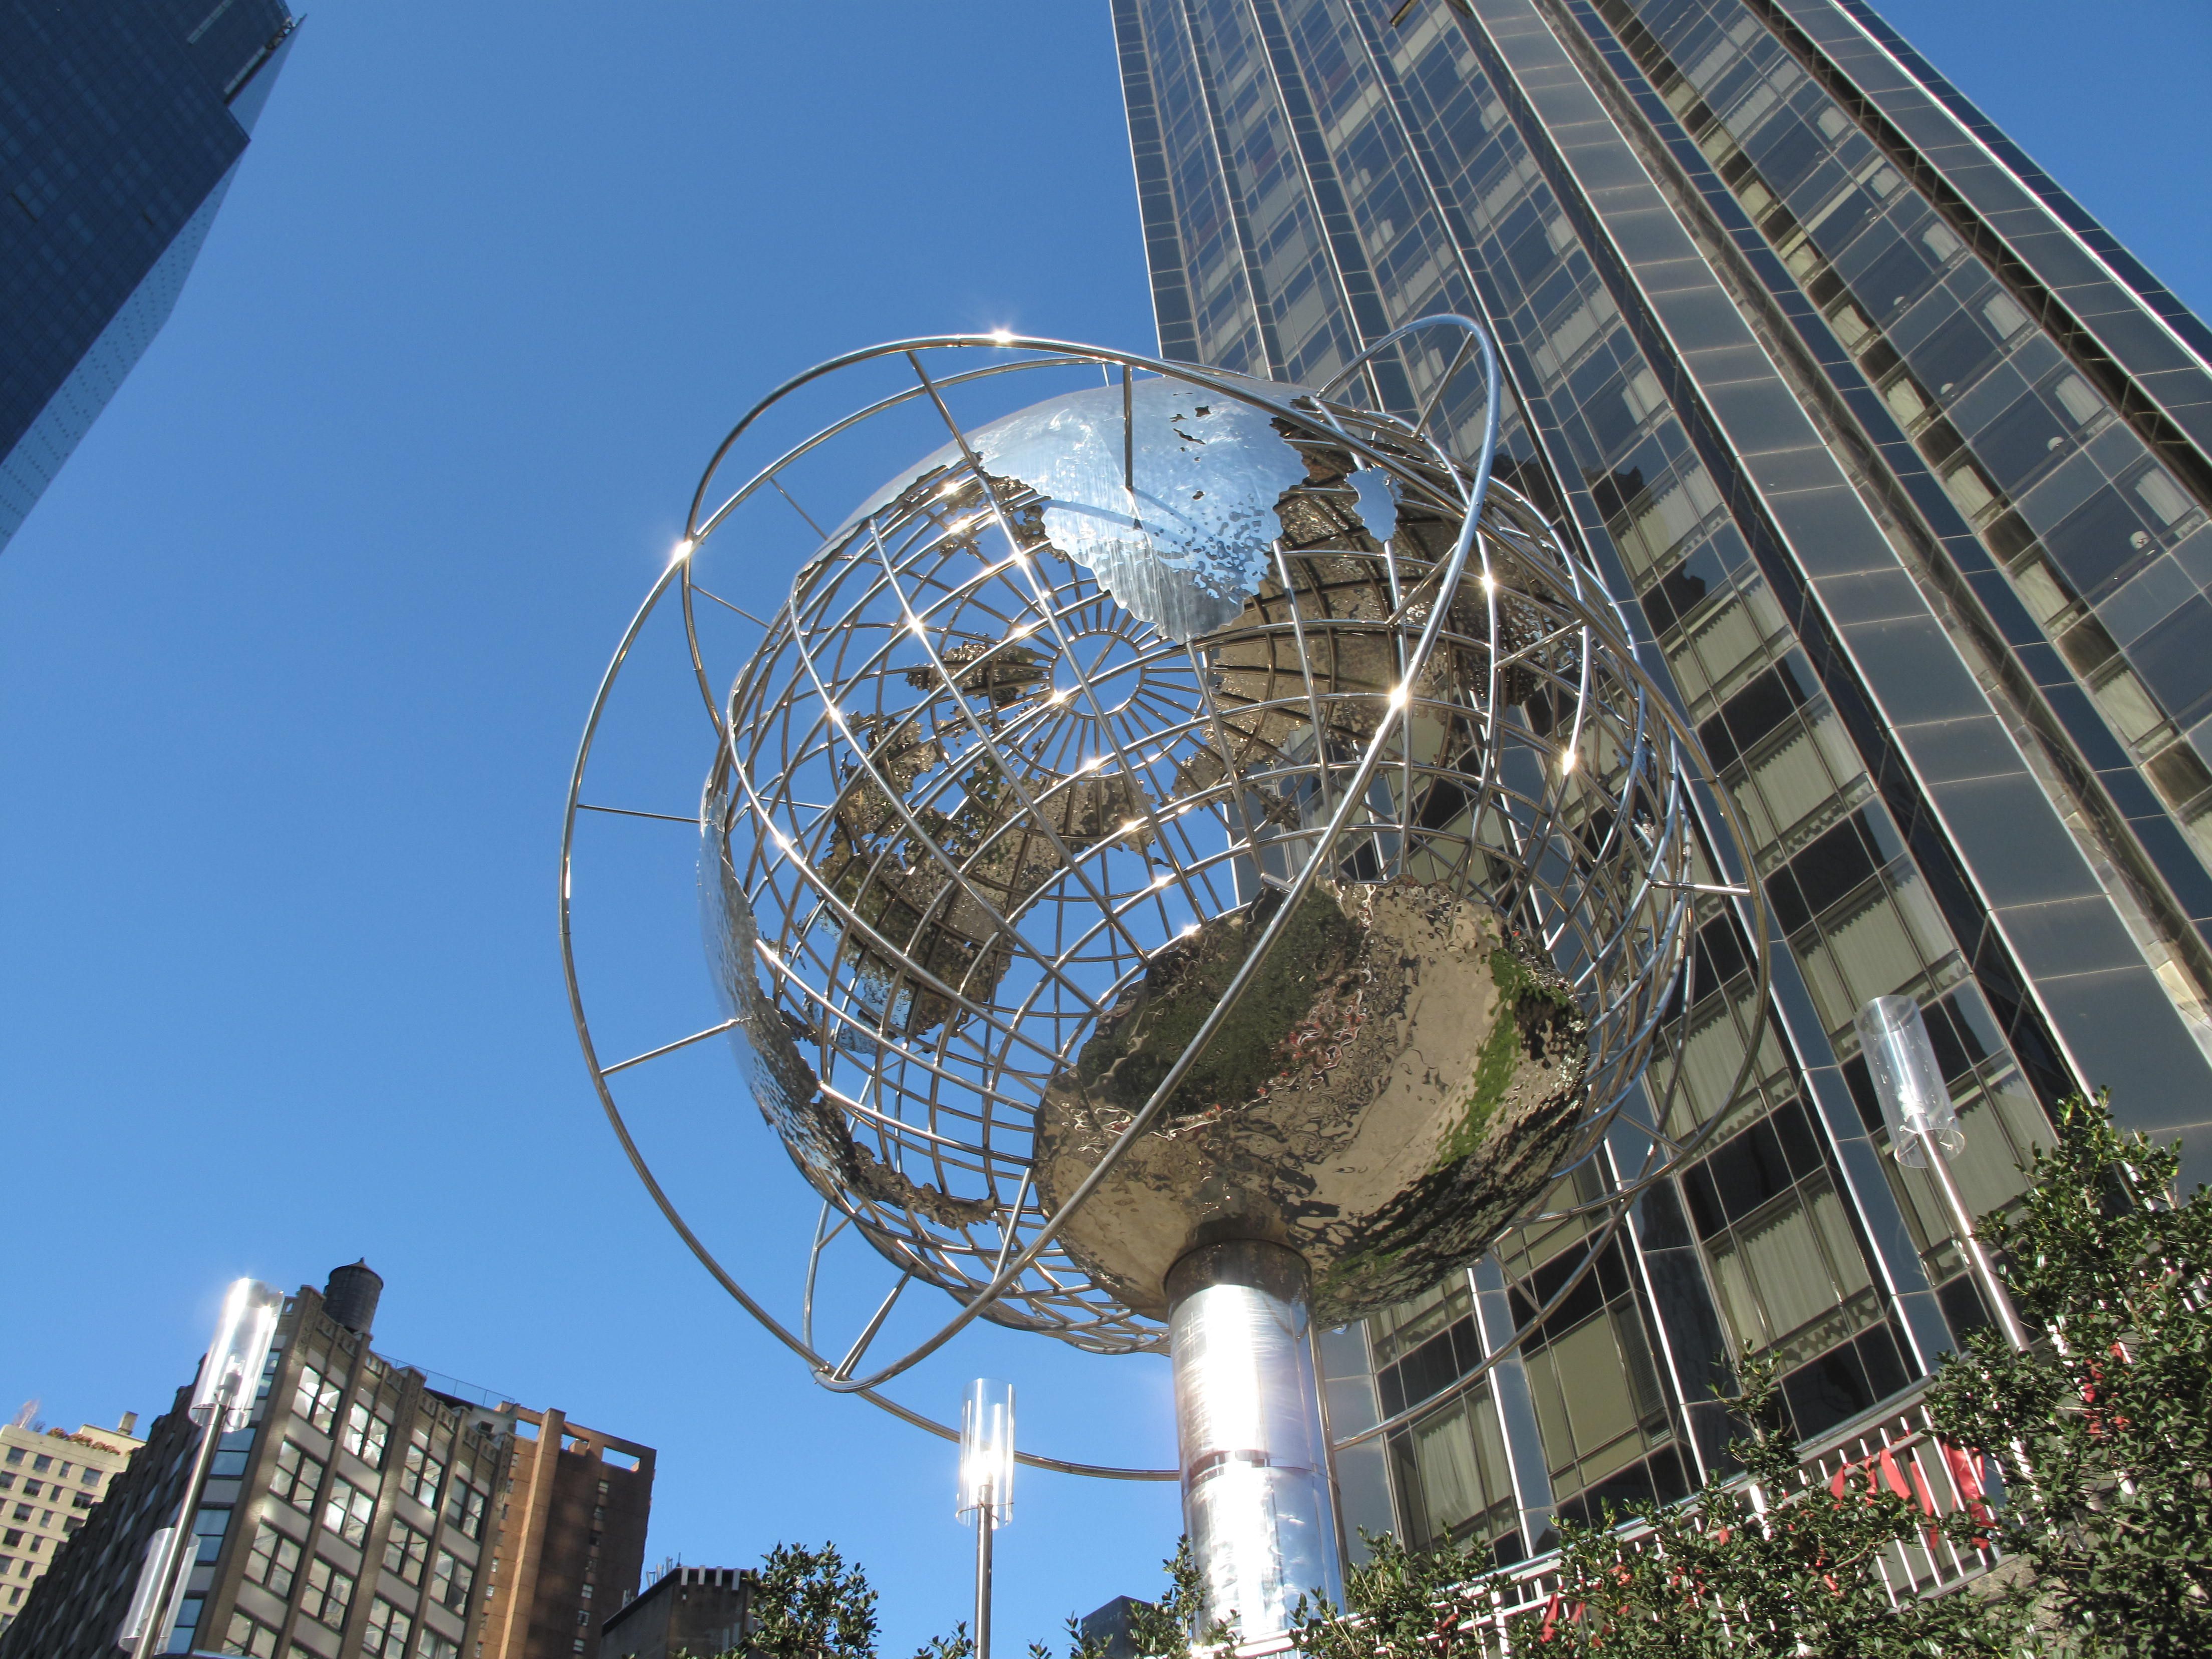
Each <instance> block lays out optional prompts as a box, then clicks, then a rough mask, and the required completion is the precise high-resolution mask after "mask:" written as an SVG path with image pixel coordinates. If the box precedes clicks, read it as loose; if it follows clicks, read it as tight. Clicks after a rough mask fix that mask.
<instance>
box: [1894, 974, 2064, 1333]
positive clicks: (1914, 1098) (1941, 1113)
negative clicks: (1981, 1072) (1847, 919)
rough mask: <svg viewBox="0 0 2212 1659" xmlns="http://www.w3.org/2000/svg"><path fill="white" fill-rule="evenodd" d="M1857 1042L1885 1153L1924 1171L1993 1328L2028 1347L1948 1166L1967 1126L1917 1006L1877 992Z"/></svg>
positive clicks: (1963, 1145) (1960, 1149) (1961, 1145)
mask: <svg viewBox="0 0 2212 1659" xmlns="http://www.w3.org/2000/svg"><path fill="white" fill-rule="evenodd" d="M1856 1023H1857V1027H1858V1035H1859V1048H1860V1050H1861V1052H1862V1053H1863V1054H1865V1056H1866V1063H1867V1071H1868V1073H1869V1074H1870V1075H1871V1076H1872V1078H1873V1079H1874V1086H1875V1093H1876V1094H1878V1095H1879V1096H1881V1115H1882V1118H1883V1121H1885V1122H1887V1124H1888V1126H1889V1147H1890V1153H1891V1155H1892V1156H1893V1157H1894V1158H1896V1159H1897V1161H1898V1162H1899V1164H1903V1165H1904V1166H1905V1168H1906V1169H1908V1170H1927V1171H1928V1172H1929V1174H1930V1175H1931V1176H1934V1177H1935V1179H1936V1190H1937V1191H1938V1192H1939V1193H1941V1194H1942V1196H1943V1205H1944V1207H1945V1208H1946V1209H1947V1210H1948V1211H1949V1212H1950V1216H1951V1229H1952V1231H1954V1233H1956V1234H1957V1235H1958V1238H1959V1245H1960V1249H1963V1250H1964V1251H1965V1252H1966V1267H1967V1270H1968V1271H1969V1272H1970V1273H1972V1274H1973V1276H1974V1285H1975V1287H1976V1288H1977V1289H1978V1290H1979V1291H1981V1293H1982V1300H1983V1301H1984V1302H1985V1303H1986V1304H1989V1307H1990V1311H1991V1312H1992V1313H1993V1314H1994V1315H1995V1316H1996V1322H1997V1328H1998V1329H2000V1330H2002V1332H2003V1333H2004V1338H2005V1340H2006V1341H2007V1342H2008V1343H2009V1344H2010V1345H2011V1346H2012V1350H2013V1352H2015V1353H2021V1352H2026V1351H2027V1346H2028V1336H2027V1328H2026V1327H2025V1326H2023V1325H2022V1324H2021V1322H2020V1315H2019V1314H2018V1313H2017V1312H2015V1310H2014V1308H2013V1305H2012V1297H2010V1296H2009V1295H2008V1294H2007V1292H2006V1291H2005V1287H2004V1283H2003V1281H2002V1280H2001V1279H1998V1277H1997V1270H1996V1264H1995V1263H1994V1262H1992V1261H1990V1254H1989V1252H1988V1251H1987V1250H1985V1249H1983V1248H1982V1241H1981V1239H1980V1237H1978V1235H1977V1234H1976V1233H1975V1231H1974V1218H1973V1217H1972V1215H1971V1214H1969V1213H1968V1212H1967V1209H1966V1197H1965V1195H1964V1194H1961V1193H1960V1190H1959V1182H1958V1180H1957V1178H1956V1177H1955V1176H1953V1175H1952V1173H1951V1163H1950V1160H1951V1159H1952V1158H1955V1157H1957V1156H1958V1155H1959V1154H1960V1152H1964V1151H1965V1150H1966V1131H1965V1130H1964V1129H1962V1128H1960V1127H1959V1115H1958V1113H1957V1112H1956V1111H1955V1110H1954V1109H1952V1105H1951V1091H1950V1090H1949V1088H1948V1087H1947V1086H1946V1085H1945V1084H1944V1082H1943V1068H1942V1066H1939V1065H1937V1064H1936V1048H1935V1045H1934V1044H1933V1043H1931V1042H1929V1040H1928V1024H1927V1022H1926V1021H1925V1020H1924V1019H1923V1018H1922V1017H1921V1013H1920V1005H1919V1004H1918V1003H1917V1002H1915V1001H1913V1000H1912V999H1911V997H1898V996H1890V997H1876V998H1875V999H1874V1000H1872V1001H1871V1002H1869V1003H1868V1004H1867V1006H1865V1007H1863V1008H1862V1009H1860V1010H1859V1016H1858V1019H1857V1022H1856Z"/></svg>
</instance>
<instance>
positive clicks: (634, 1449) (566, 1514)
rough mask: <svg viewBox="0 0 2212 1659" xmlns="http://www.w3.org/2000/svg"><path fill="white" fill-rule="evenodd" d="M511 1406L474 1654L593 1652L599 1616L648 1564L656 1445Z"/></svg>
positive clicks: (570, 1658)
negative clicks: (508, 1455)
mask: <svg viewBox="0 0 2212 1659" xmlns="http://www.w3.org/2000/svg"><path fill="white" fill-rule="evenodd" d="M512 1409H513V1414H514V1418H515V1428H514V1432H515V1441H514V1450H513V1461H512V1462H511V1463H510V1464H509V1466H508V1468H507V1473H506V1475H505V1477H504V1479H503V1480H502V1481H501V1489H500V1495H499V1511H498V1531H497V1534H496V1537H495V1542H494V1544H493V1547H492V1555H493V1559H492V1583H493V1585H494V1587H495V1588H494V1589H493V1593H492V1595H491V1596H490V1598H489V1602H488V1604H487V1607H486V1610H485V1619H484V1629H483V1646H482V1650H481V1653H480V1655H478V1656H474V1659H574V1656H575V1655H577V1654H584V1655H587V1656H595V1655H597V1654H598V1653H599V1626H600V1623H601V1621H602V1620H605V1618H606V1616H607V1614H608V1613H609V1612H610V1611H611V1610H612V1609H615V1608H618V1607H621V1606H622V1605H623V1603H624V1602H625V1601H629V1599H630V1598H631V1597H633V1596H635V1595H636V1594H637V1589H638V1580H639V1577H640V1576H641V1573H642V1572H643V1571H644V1567H645V1529H646V1522H647V1518H648V1516H649V1515H650V1513H651V1510H652V1507H653V1449H652V1448H651V1447H650V1446H641V1445H637V1444H635V1443H633V1442H630V1441H628V1440H621V1439H617V1438H616V1437H614V1436H612V1435H610V1434H606V1433H603V1432H602V1431H599V1430H598V1429H588V1428H586V1427H585V1426H584V1425H581V1424H580V1423H572V1422H570V1421H569V1420H568V1418H567V1417H565V1416H564V1415H563V1414H562V1413H560V1412H557V1411H544V1412H534V1411H531V1410H528V1409H526V1408H523V1407H513V1408H512Z"/></svg>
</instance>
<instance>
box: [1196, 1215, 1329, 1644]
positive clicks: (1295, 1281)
mask: <svg viewBox="0 0 2212 1659" xmlns="http://www.w3.org/2000/svg"><path fill="white" fill-rule="evenodd" d="M1167 1291H1168V1307H1169V1315H1168V1349H1169V1352H1170V1355H1171V1356H1172V1358H1173V1360H1174V1364H1175V1391H1176V1442H1177V1448H1178V1451H1179V1454H1180V1461H1181V1465H1182V1513H1183V1527H1184V1530H1185V1531H1186V1532H1187V1533H1188V1535H1189V1538H1190V1543H1191V1549H1192V1552H1193V1553H1194V1555H1195V1557H1196V1559H1197V1563H1198V1570H1199V1574H1200V1581H1201V1584H1202V1587H1203V1590H1204V1595H1205V1601H1204V1607H1203V1609H1202V1612H1201V1614H1200V1617H1201V1620H1203V1622H1204V1623H1206V1624H1208V1625H1211V1624H1212V1623H1213V1622H1214V1621H1216V1620H1232V1621H1233V1622H1234V1624H1235V1626H1236V1627H1237V1632H1238V1634H1239V1636H1240V1638H1242V1639H1243V1640H1246V1641H1251V1640H1255V1639H1256V1638H1261V1637H1265V1636H1269V1635H1273V1634H1274V1633H1276V1632H1279V1631H1283V1630H1285V1629H1287V1628H1289V1626H1290V1622H1291V1610H1292V1609H1293V1608H1294V1607H1296V1606H1297V1601H1298V1597H1299V1596H1301V1595H1310V1594H1312V1593H1314V1592H1315V1591H1316V1590H1317V1591H1319V1592H1321V1593H1322V1594H1323V1595H1327V1596H1328V1598H1329V1599H1330V1600H1331V1601H1334V1602H1336V1603H1338V1604H1339V1605H1341V1604H1342V1602H1343V1600H1344V1583H1343V1573H1342V1569H1341V1565H1340V1559H1339V1555H1338V1550H1337V1535H1336V1514H1335V1508H1334V1504H1333V1502H1332V1501H1331V1497H1330V1492H1329V1472H1328V1431H1327V1429H1326V1428H1325V1427H1324V1425H1323V1422H1322V1409H1321V1394H1320V1389H1319V1384H1318V1381H1317V1376H1316V1369H1315V1364H1314V1350H1313V1332H1312V1329H1311V1319H1310V1304H1309V1299H1308V1284H1307V1273H1306V1266H1305V1263H1304V1261H1301V1260H1300V1259H1299V1258H1298V1257H1297V1255H1295V1254H1293V1253H1292V1252H1291V1251H1290V1250H1287V1249H1284V1248H1283V1247H1282V1246H1280V1245H1279V1244H1268V1243H1260V1242H1257V1241H1252V1240H1237V1241H1234V1242H1231V1243H1219V1244H1206V1245H1201V1246H1200V1247H1199V1248H1198V1249H1194V1250H1193V1251H1191V1252H1190V1253H1189V1254H1188V1255H1186V1256H1184V1257H1183V1258H1182V1260H1181V1261H1177V1262H1176V1265H1175V1267H1174V1268H1173V1269H1172V1270H1170V1273H1169V1274H1168V1279H1167Z"/></svg>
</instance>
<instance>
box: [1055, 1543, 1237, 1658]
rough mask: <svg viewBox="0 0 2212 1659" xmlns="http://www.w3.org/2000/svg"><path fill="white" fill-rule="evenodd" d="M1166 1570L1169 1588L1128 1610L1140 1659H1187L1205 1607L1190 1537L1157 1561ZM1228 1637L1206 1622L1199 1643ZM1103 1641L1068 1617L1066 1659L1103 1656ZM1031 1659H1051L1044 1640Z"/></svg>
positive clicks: (1214, 1644) (1132, 1641) (1131, 1634)
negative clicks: (1201, 1608) (1192, 1637)
mask: <svg viewBox="0 0 2212 1659" xmlns="http://www.w3.org/2000/svg"><path fill="white" fill-rule="evenodd" d="M1160 1566H1161V1569H1162V1571H1164V1572H1165V1573H1166V1574H1167V1580H1168V1582H1167V1588H1166V1589H1164V1591H1163V1592H1162V1593H1161V1595H1160V1599H1159V1600H1158V1601H1137V1602H1134V1603H1133V1604H1132V1605H1131V1607H1130V1609H1129V1640H1130V1644H1131V1645H1132V1646H1133V1647H1134V1648H1135V1649H1136V1651H1137V1656H1138V1659H1189V1656H1190V1653H1191V1650H1192V1643H1191V1636H1192V1632H1194V1631H1197V1630H1198V1619H1199V1610H1200V1607H1203V1606H1204V1604H1205V1601H1206V1591H1205V1587H1204V1585H1203V1583H1201V1582H1200V1578H1199V1576H1198V1558H1197V1557H1196V1556H1195V1555H1194V1554H1193V1553H1191V1547H1190V1540H1189V1539H1188V1538H1180V1539H1177V1540H1176V1553H1174V1554H1173V1555H1171V1556H1170V1557H1169V1558H1168V1559H1166V1560H1164V1561H1163V1562H1161V1563H1160ZM1229 1639H1230V1632H1229V1630H1228V1628H1227V1627H1226V1626H1224V1625H1220V1624H1218V1623H1217V1624H1215V1625H1213V1626H1209V1627H1208V1628H1207V1629H1206V1631H1204V1632H1200V1638H1199V1641H1200V1645H1201V1646H1205V1647H1218V1646H1219V1645H1221V1644H1223V1643H1225V1642H1226V1641H1228V1640H1229ZM1105 1654H1106V1644H1105V1642H1104V1641H1103V1640H1102V1639H1100V1638H1097V1637H1086V1636H1085V1635H1084V1633H1083V1621H1082V1620H1079V1619H1077V1618H1075V1617H1073V1615H1071V1616H1070V1617H1069V1619H1068V1621H1067V1659H1105ZM1030 1659H1052V1650H1051V1649H1050V1648H1049V1647H1048V1646H1047V1645H1046V1644H1044V1643H1042V1642H1032V1643H1030Z"/></svg>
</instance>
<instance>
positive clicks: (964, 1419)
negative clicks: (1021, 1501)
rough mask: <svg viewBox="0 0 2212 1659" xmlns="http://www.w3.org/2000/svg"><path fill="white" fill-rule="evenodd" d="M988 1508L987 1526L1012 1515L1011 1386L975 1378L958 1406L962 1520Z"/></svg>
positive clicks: (998, 1524) (1000, 1523) (958, 1512)
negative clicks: (989, 1520) (988, 1519)
mask: <svg viewBox="0 0 2212 1659" xmlns="http://www.w3.org/2000/svg"><path fill="white" fill-rule="evenodd" d="M986 1506H988V1507H989V1509H990V1511H991V1524H992V1525H993V1526H994V1527H1003V1526H1005V1525H1006V1522H1009V1521H1011V1520H1012V1519H1013V1518H1014V1385H1013V1384H1012V1383H998V1382H994V1381H993V1380H992V1379H991V1378H989V1377H987V1376H979V1377H977V1378H976V1379H975V1381H974V1382H973V1383H969V1385H968V1394H967V1397H966V1398H965V1399H964V1400H963V1401H961V1404H960V1506H959V1508H958V1509H957V1510H954V1511H953V1513H954V1514H955V1515H957V1516H958V1517H959V1518H960V1519H961V1520H963V1521H967V1520H971V1519H973V1518H974V1516H975V1512H976V1510H980V1509H982V1508H984V1507H986Z"/></svg>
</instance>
